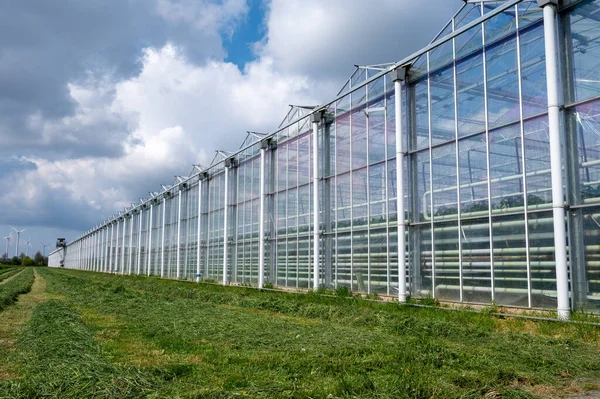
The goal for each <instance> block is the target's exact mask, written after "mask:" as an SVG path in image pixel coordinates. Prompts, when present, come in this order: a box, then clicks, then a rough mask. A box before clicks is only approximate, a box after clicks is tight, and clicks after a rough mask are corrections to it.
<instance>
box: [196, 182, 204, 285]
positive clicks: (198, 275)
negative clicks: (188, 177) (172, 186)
mask: <svg viewBox="0 0 600 399" xmlns="http://www.w3.org/2000/svg"><path fill="white" fill-rule="evenodd" d="M202 181H203V180H202V178H201V177H199V178H198V232H197V236H196V282H197V283H199V282H200V277H201V276H202V273H201V269H200V235H201V233H202V223H201V222H202Z"/></svg>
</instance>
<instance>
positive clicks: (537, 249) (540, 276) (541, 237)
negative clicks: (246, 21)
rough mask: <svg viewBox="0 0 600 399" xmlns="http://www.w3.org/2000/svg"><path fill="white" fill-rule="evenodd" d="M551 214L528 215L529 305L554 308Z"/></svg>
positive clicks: (554, 270)
mask: <svg viewBox="0 0 600 399" xmlns="http://www.w3.org/2000/svg"><path fill="white" fill-rule="evenodd" d="M554 251H555V248H554V226H553V220H552V213H551V212H540V213H532V214H530V215H529V259H530V262H531V305H532V306H533V307H540V308H556V267H555V266H556V263H555V257H554Z"/></svg>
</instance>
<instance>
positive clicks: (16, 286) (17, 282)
mask: <svg viewBox="0 0 600 399" xmlns="http://www.w3.org/2000/svg"><path fill="white" fill-rule="evenodd" d="M11 277H12V278H11V279H10V280H8V279H7V280H6V281H5V282H4V284H1V285H0V311H1V310H3V309H4V308H6V307H7V306H9V305H11V304H13V303H14V302H15V301H16V300H17V298H18V296H19V295H21V294H25V293H26V292H29V290H30V289H31V285H32V284H33V278H34V276H33V269H31V268H27V269H25V270H23V271H22V272H20V273H18V274H16V275H14V276H11Z"/></svg>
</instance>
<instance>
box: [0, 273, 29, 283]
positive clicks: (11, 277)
mask: <svg viewBox="0 0 600 399" xmlns="http://www.w3.org/2000/svg"><path fill="white" fill-rule="evenodd" d="M24 271H25V269H23V270H21V271H20V272H19V273H15V274H13V275H12V276H10V277H9V278H7V279H5V280H2V281H0V285H2V284H6V283H8V282H9V281H10V280H12V279H13V278H15V277H17V276H18V275H19V274H21V273H23V272H24Z"/></svg>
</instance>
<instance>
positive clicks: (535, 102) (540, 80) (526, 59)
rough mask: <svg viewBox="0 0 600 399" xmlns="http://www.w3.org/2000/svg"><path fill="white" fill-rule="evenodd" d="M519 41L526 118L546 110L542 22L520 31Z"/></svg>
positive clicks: (524, 115)
mask: <svg viewBox="0 0 600 399" xmlns="http://www.w3.org/2000/svg"><path fill="white" fill-rule="evenodd" d="M520 42H521V86H522V90H523V92H522V93H523V117H524V118H527V117H529V116H532V115H537V114H541V113H544V112H546V111H547V110H548V100H547V97H548V93H547V91H546V54H545V50H544V26H543V24H542V23H538V24H537V25H536V26H535V27H533V28H532V29H528V30H527V31H525V32H524V33H520Z"/></svg>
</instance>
